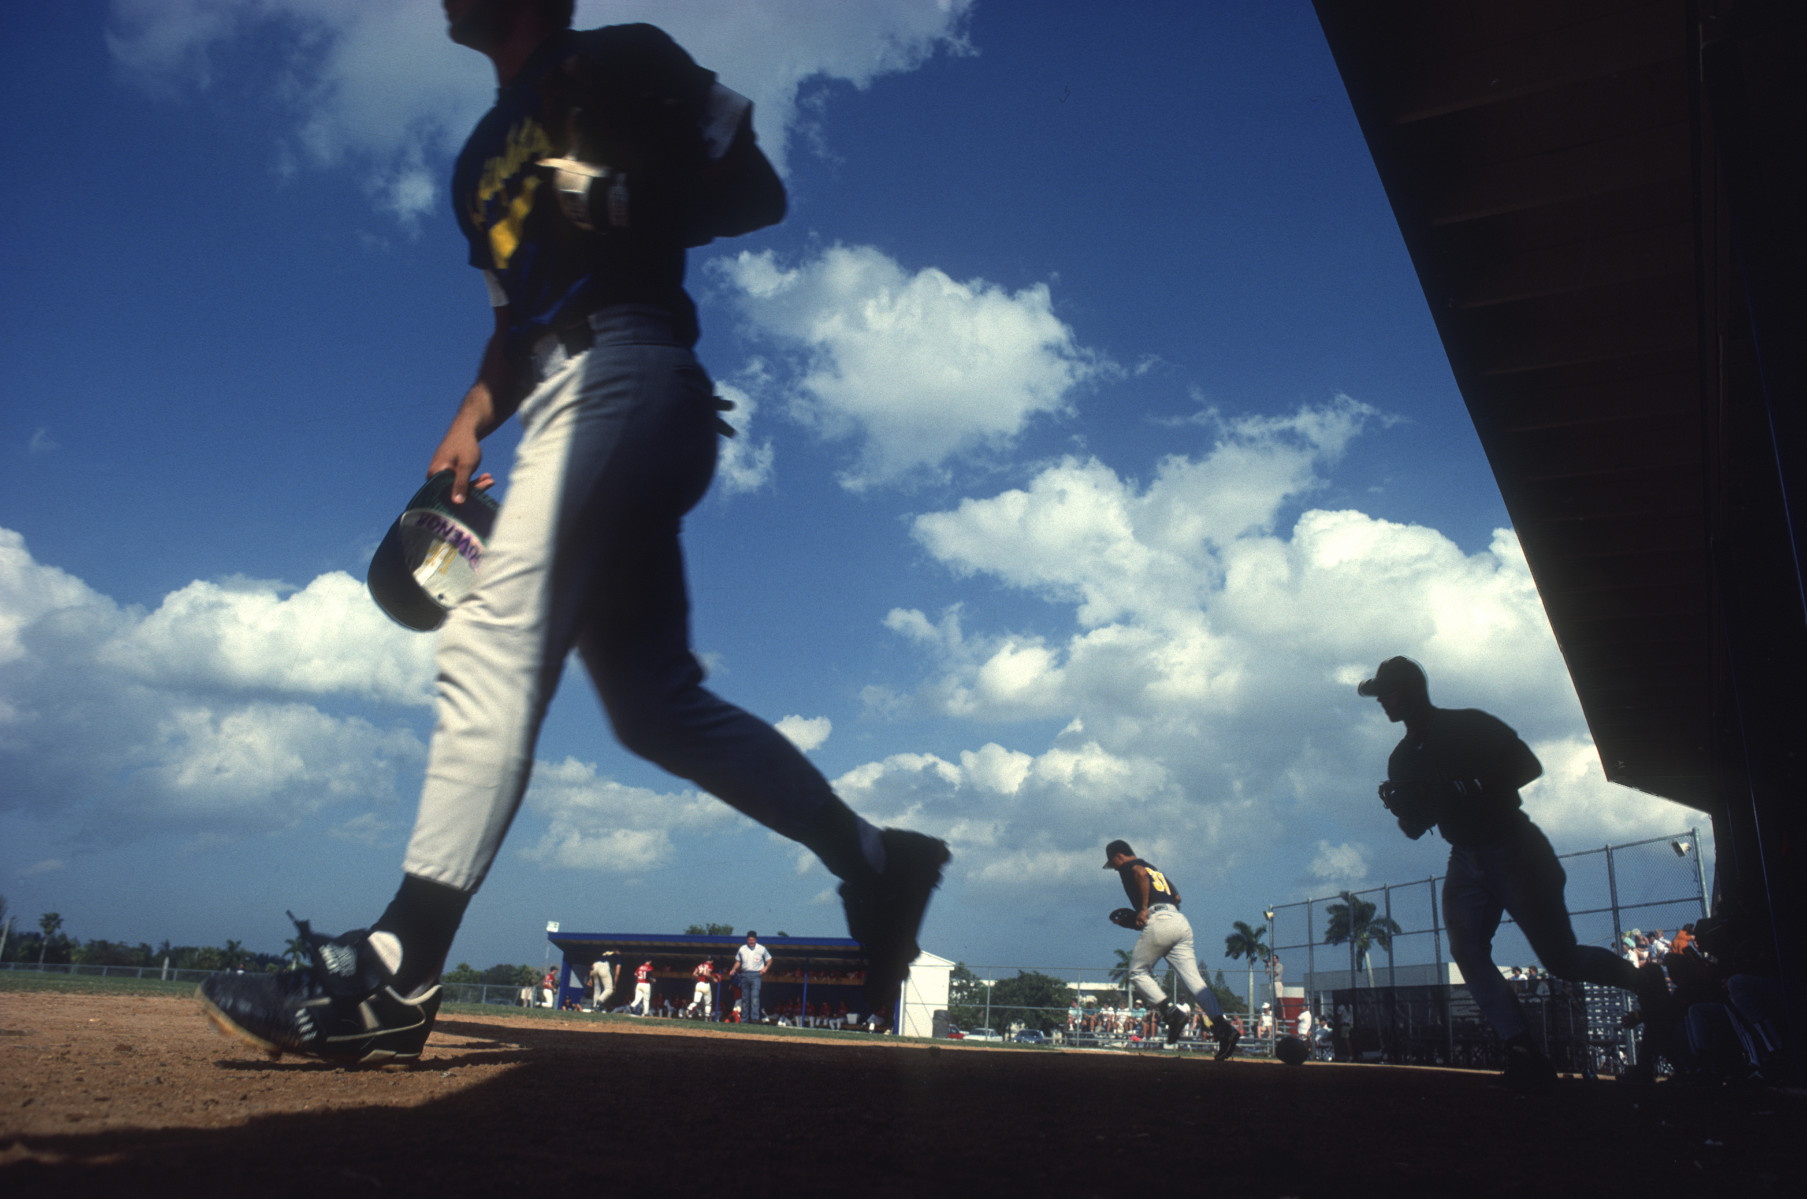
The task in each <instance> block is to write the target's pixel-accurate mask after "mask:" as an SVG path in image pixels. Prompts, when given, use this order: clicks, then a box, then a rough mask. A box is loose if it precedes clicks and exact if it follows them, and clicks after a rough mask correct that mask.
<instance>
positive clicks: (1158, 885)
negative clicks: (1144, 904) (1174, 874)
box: [1148, 866, 1173, 895]
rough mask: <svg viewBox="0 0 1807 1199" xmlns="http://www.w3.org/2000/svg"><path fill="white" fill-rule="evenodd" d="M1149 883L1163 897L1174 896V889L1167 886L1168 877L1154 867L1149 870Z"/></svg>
mask: <svg viewBox="0 0 1807 1199" xmlns="http://www.w3.org/2000/svg"><path fill="white" fill-rule="evenodd" d="M1148 881H1149V883H1150V885H1152V886H1153V887H1154V889H1155V891H1156V892H1157V893H1159V894H1161V895H1172V894H1173V888H1172V887H1169V886H1168V885H1167V876H1166V875H1164V874H1162V873H1161V872H1160V871H1159V870H1156V869H1155V868H1154V867H1153V866H1150V867H1149V868H1148Z"/></svg>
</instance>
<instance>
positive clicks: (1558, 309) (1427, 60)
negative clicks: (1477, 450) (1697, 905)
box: [1316, 0, 1802, 811]
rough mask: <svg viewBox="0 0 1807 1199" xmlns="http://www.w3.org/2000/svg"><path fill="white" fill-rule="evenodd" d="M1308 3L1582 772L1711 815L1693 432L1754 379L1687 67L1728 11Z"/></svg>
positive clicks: (1660, 1) (1704, 564)
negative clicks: (1484, 486)
mask: <svg viewBox="0 0 1807 1199" xmlns="http://www.w3.org/2000/svg"><path fill="white" fill-rule="evenodd" d="M1316 6H1317V11H1318V16H1319V19H1320V21H1321V23H1322V25H1323V27H1324V31H1325V34H1326V36H1327V38H1328V39H1329V43H1330V47H1331V50H1332V52H1333V53H1334V54H1335V56H1336V60H1337V64H1338V66H1339V68H1340V70H1341V72H1342V75H1343V79H1344V82H1345V84H1346V86H1347V88H1348V91H1349V95H1350V98H1351V100H1352V102H1353V104H1354V107H1355V110H1356V113H1357V116H1358V117H1359V119H1360V121H1361V125H1362V129H1363V132H1364V134H1365V136H1366V138H1367V141H1368V144H1369V147H1370V149H1371V150H1372V153H1373V157H1374V162H1375V165H1376V167H1377V168H1378V170H1379V172H1380V176H1381V179H1382V182H1383V183H1384V184H1385V187H1386V190H1387V194H1388V197H1389V199H1390V200H1391V202H1392V206H1393V210H1394V212H1395V214H1396V216H1397V217H1398V221H1399V226H1400V230H1401V232H1402V234H1403V235H1404V239H1405V242H1406V245H1407V247H1408V249H1409V251H1410V253H1411V256H1412V261H1413V264H1414V265H1415V267H1416V268H1417V272H1418V275H1419V278H1420V281H1421V282H1422V284H1423V287H1424V292H1425V297H1426V299H1427V301H1428V302H1429V304H1430V308H1431V311H1432V313H1433V315H1434V317H1435V319H1436V323H1437V328H1438V331H1439V333H1440V334H1441V336H1442V340H1443V344H1444V347H1445V349H1446V351H1447V352H1448V356H1449V361H1450V365H1451V367H1452V368H1453V370H1454V373H1455V377H1456V380H1457V383H1458V385H1459V386H1460V388H1461V392H1462V396H1463V399H1464V400H1465V401H1466V403H1467V406H1468V410H1469V413H1470V415H1471V416H1472V418H1473V420H1474V425H1475V429H1476V431H1477V432H1478V433H1479V435H1480V439H1481V443H1482V446H1483V447H1484V449H1485V451H1486V453H1487V456H1488V459H1489V461H1490V462H1491V464H1492V466H1493V470H1494V474H1495V476H1496V478H1497V479H1498V482H1499V486H1500V491H1501V493H1502V495H1503V496H1504V499H1505V503H1506V508H1507V511H1508V513H1509V514H1510V516H1511V519H1512V523H1513V525H1514V527H1515V528H1516V529H1517V531H1518V536H1519V539H1520V542H1521V543H1522V544H1523V546H1524V549H1525V553H1526V556H1527V558H1528V559H1529V561H1530V566H1531V571H1532V574H1533V576H1534V577H1535V579H1536V582H1537V588H1538V592H1539V594H1540V595H1541V596H1542V599H1543V603H1544V607H1545V609H1546V611H1547V612H1548V614H1549V617H1550V623H1551V625H1552V627H1553V628H1554V630H1555V633H1556V639H1557V642H1558V643H1559V644H1560V646H1561V649H1562V653H1563V657H1564V659H1565V661H1566V662H1567V664H1568V668H1569V672H1570V674H1571V676H1572V677H1573V679H1574V682H1575V687H1576V690H1577V692H1578V693H1579V695H1580V699H1581V705H1582V709H1583V711H1584V712H1585V714H1586V717H1587V722H1588V726H1589V728H1590V730H1591V731H1592V734H1593V738H1594V742H1595V744H1596V745H1597V747H1598V748H1599V751H1600V756H1601V761H1602V763H1603V765H1604V767H1605V769H1606V774H1607V777H1608V778H1610V779H1612V780H1614V781H1615V782H1620V783H1625V784H1628V785H1630V786H1633V787H1637V788H1639V789H1641V790H1644V791H1648V792H1652V793H1654V794H1657V795H1661V796H1664V797H1666V798H1669V799H1673V800H1677V801H1680V802H1682V803H1686V804H1689V805H1692V806H1694V807H1698V808H1702V809H1704V810H1708V811H1712V810H1715V807H1716V806H1717V805H1716V801H1715V798H1714V793H1713V789H1712V764H1713V729H1712V725H1713V713H1714V707H1715V697H1716V695H1723V694H1724V690H1723V687H1724V684H1723V679H1722V676H1723V674H1724V673H1725V671H1724V669H1723V662H1722V659H1723V646H1722V645H1721V635H1720V634H1719V633H1718V632H1717V630H1716V626H1715V613H1714V610H1713V608H1714V593H1713V588H1712V577H1713V574H1712V561H1711V559H1710V556H1709V552H1710V538H1711V537H1712V536H1713V534H1714V533H1715V528H1714V521H1715V514H1716V512H1718V511H1722V510H1723V508H1722V504H1723V496H1722V495H1721V494H1720V490H1721V489H1723V488H1724V486H1725V482H1724V480H1723V479H1721V478H1719V477H1717V476H1716V473H1715V470H1714V464H1715V460H1716V439H1718V438H1720V437H1722V436H1724V433H1723V431H1722V430H1721V429H1720V428H1719V427H1718V425H1717V423H1716V422H1717V419H1718V413H1719V405H1720V401H1721V397H1722V396H1724V395H1725V394H1727V393H1729V392H1733V391H1738V390H1740V389H1744V390H1746V391H1750V390H1756V389H1760V386H1761V384H1760V382H1759V380H1758V379H1757V376H1756V366H1755V355H1754V354H1752V353H1750V352H1748V351H1747V350H1745V349H1743V348H1741V346H1740V345H1739V342H1738V338H1737V337H1736V336H1731V337H1728V335H1727V329H1728V326H1729V327H1731V329H1732V330H1733V332H1734V333H1735V332H1736V330H1737V326H1738V322H1740V321H1743V320H1744V319H1745V316H1744V312H1743V308H1742V305H1743V304H1744V297H1743V295H1742V290H1743V289H1742V286H1741V284H1740V283H1739V282H1738V280H1737V264H1736V260H1735V255H1734V252H1733V246H1732V237H1731V231H1730V227H1729V221H1730V217H1729V215H1728V212H1727V205H1726V201H1725V196H1724V191H1723V188H1722V184H1721V180H1722V178H1723V172H1724V171H1725V170H1726V166H1725V163H1724V161H1723V160H1722V155H1723V154H1724V153H1725V151H1724V147H1723V146H1722V144H1721V143H1720V141H1718V140H1716V138H1715V133H1714V130H1715V128H1716V126H1715V125H1714V123H1713V121H1711V120H1707V119H1703V104H1704V103H1705V101H1704V100H1703V84H1702V82H1701V78H1702V70H1701V68H1700V64H1701V62H1702V61H1703V59H1702V41H1703V39H1710V38H1712V36H1713V35H1714V31H1715V27H1714V21H1715V19H1716V16H1718V15H1723V14H1724V13H1726V12H1729V11H1731V10H1734V9H1737V8H1738V7H1739V6H1738V5H1736V4H1734V3H1731V2H1730V0H1719V2H1718V3H1714V2H1712V0H1698V2H1696V3H1689V2H1687V0H1511V2H1504V0H1499V2H1489V0H1468V2H1460V3H1458V2H1453V0H1316ZM1743 7H1744V9H1746V10H1751V9H1753V8H1756V7H1761V6H1757V5H1752V4H1746V5H1744V6H1743ZM1727 44H1732V43H1731V41H1730V39H1728V41H1727ZM1748 46H1749V42H1746V43H1745V48H1744V49H1743V50H1742V51H1741V52H1743V53H1745V54H1746V55H1747V57H1748V54H1749V50H1748ZM1801 48H1802V47H1801V46H1800V44H1799V41H1798V39H1797V40H1795V41H1792V42H1788V41H1784V42H1783V43H1782V44H1781V45H1779V46H1776V47H1775V48H1774V50H1773V53H1774V54H1778V55H1787V54H1789V53H1798V51H1799V50H1800V49H1801ZM1794 61H1796V62H1798V57H1797V58H1796V59H1795V60H1794ZM1719 115H1720V117H1721V119H1722V120H1723V116H1724V114H1723V112H1722V113H1721V114H1719ZM1759 115H1761V114H1759ZM1798 150H1799V146H1798V145H1796V146H1794V147H1793V151H1798ZM1793 151H1791V154H1792V153H1793ZM1753 190H1755V189H1754V188H1753ZM1758 252H1759V253H1761V252H1762V251H1761V248H1760V247H1759V248H1758ZM1797 282H1798V281H1797ZM1797 339H1798V334H1797ZM1790 352H1792V353H1793V354H1794V355H1796V356H1797V357H1798V355H1799V352H1800V351H1799V349H1798V348H1797V349H1794V350H1792V351H1790Z"/></svg>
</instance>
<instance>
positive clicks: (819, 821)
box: [797, 796, 875, 878]
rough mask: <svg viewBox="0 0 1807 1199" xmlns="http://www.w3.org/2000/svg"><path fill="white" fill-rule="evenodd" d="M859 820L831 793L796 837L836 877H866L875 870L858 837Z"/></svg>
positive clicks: (860, 822)
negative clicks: (808, 824)
mask: <svg viewBox="0 0 1807 1199" xmlns="http://www.w3.org/2000/svg"><path fill="white" fill-rule="evenodd" d="M862 823H863V822H862V821H861V820H860V818H859V817H858V816H856V815H854V813H853V809H852V808H850V807H848V806H847V805H846V804H844V803H842V802H841V801H840V799H839V798H838V797H836V796H830V797H829V799H828V802H827V803H825V804H823V805H822V810H821V811H820V812H818V813H817V814H816V818H815V819H814V820H813V821H811V822H810V826H809V827H808V828H806V829H804V830H803V832H802V834H801V835H799V836H798V838H797V840H798V841H800V842H802V843H803V845H805V846H806V847H808V848H809V849H811V850H813V851H814V852H815V855H816V856H817V857H818V858H821V859H822V864H823V865H824V866H826V867H828V869H829V872H830V873H831V874H833V875H834V876H835V877H836V878H868V877H871V876H872V875H873V874H874V873H875V871H874V870H873V868H872V864H871V863H870V862H869V861H868V860H867V857H866V849H865V845H864V842H863V841H862V839H861V834H860V826H861V824H862Z"/></svg>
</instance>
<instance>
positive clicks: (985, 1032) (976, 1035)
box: [965, 1028, 1004, 1041]
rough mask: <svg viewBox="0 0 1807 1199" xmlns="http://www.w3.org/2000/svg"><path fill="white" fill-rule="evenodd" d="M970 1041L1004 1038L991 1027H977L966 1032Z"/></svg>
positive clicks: (1000, 1039)
mask: <svg viewBox="0 0 1807 1199" xmlns="http://www.w3.org/2000/svg"><path fill="white" fill-rule="evenodd" d="M965 1039H966V1040H968V1041H1002V1040H1003V1039H1004V1038H1003V1037H1000V1036H999V1035H998V1034H997V1033H995V1032H993V1031H992V1030H991V1029H989V1028H975V1029H973V1030H972V1031H971V1032H969V1033H967V1034H966V1037H965Z"/></svg>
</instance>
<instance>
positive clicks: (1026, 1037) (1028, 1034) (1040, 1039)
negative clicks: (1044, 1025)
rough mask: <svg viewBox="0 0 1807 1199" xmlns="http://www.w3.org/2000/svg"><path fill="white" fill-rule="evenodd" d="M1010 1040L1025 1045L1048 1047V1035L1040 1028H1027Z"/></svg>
mask: <svg viewBox="0 0 1807 1199" xmlns="http://www.w3.org/2000/svg"><path fill="white" fill-rule="evenodd" d="M1010 1039H1011V1040H1013V1041H1020V1042H1021V1043H1022V1044H1024V1045H1046V1044H1047V1043H1048V1034H1047V1033H1045V1032H1043V1031H1042V1030H1041V1029H1039V1028H1025V1029H1023V1030H1022V1031H1021V1032H1019V1033H1017V1034H1016V1035H1015V1036H1014V1037H1011V1038H1010Z"/></svg>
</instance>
